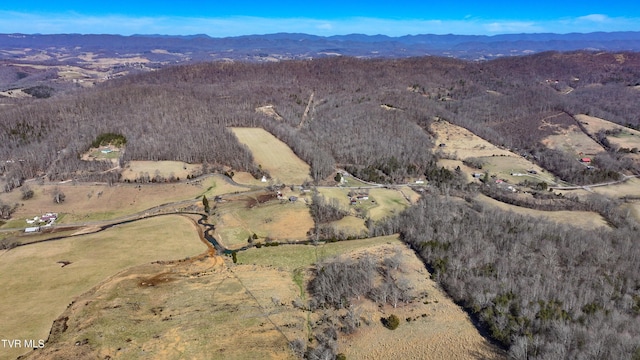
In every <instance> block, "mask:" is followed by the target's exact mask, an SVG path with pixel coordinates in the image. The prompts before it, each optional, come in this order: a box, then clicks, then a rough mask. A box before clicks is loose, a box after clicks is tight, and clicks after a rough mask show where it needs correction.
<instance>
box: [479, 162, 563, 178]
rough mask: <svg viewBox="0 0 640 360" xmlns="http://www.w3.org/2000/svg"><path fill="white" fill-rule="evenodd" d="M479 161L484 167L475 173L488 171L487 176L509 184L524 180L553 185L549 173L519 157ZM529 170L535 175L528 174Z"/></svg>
mask: <svg viewBox="0 0 640 360" xmlns="http://www.w3.org/2000/svg"><path fill="white" fill-rule="evenodd" d="M481 159H482V160H484V162H485V165H484V166H483V167H482V170H477V172H482V173H483V172H485V171H488V172H489V175H496V176H497V177H498V178H500V179H504V180H507V181H508V182H509V183H511V184H517V183H520V182H522V181H525V180H528V181H531V182H536V183H537V182H540V181H544V182H547V183H550V184H554V183H555V178H554V176H553V175H552V174H551V173H549V172H547V171H545V170H544V169H542V168H541V167H540V166H538V165H536V164H534V163H532V162H531V161H529V160H527V159H525V158H523V157H520V156H517V157H506V156H492V157H483V158H481ZM529 170H535V171H536V172H537V174H530V173H529V172H528V171H529ZM511 174H518V175H511Z"/></svg>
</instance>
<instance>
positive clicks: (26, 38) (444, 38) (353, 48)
mask: <svg viewBox="0 0 640 360" xmlns="http://www.w3.org/2000/svg"><path fill="white" fill-rule="evenodd" d="M25 48H34V49H51V48H65V50H70V49H76V50H77V51H81V52H89V51H91V52H96V51H100V52H103V53H105V52H106V53H113V54H120V55H122V54H124V53H145V52H150V51H152V50H157V49H163V50H166V51H168V52H171V53H181V54H188V58H189V60H194V61H198V60H205V59H206V60H215V59H222V58H224V59H232V60H250V61H251V60H256V61H260V60H261V59H264V58H273V59H271V60H274V59H275V60H283V59H304V58H316V57H325V56H336V55H344V56H356V57H363V58H402V57H411V56H424V55H435V56H449V57H456V58H460V59H467V60H488V59H493V58H497V57H503V56H516V55H527V54H532V53H536V52H542V51H574V50H593V51H640V32H637V31H627V32H593V33H570V34H553V33H539V34H505V35H493V36H487V35H452V34H449V35H429V34H424V35H405V36H400V37H391V36H386V35H364V34H349V35H335V36H328V37H324V36H317V35H309V34H299V33H276V34H267V35H244V36H237V37H225V38H213V37H210V36H208V35H205V34H196V35H185V36H182V35H180V36H173V35H131V36H121V35H106V34H87V35H82V34H54V35H41V34H30V35H29V34H0V50H11V49H25ZM2 58H5V59H6V58H7V54H6V53H0V59H2ZM183 60H184V59H183Z"/></svg>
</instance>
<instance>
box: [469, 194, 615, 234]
mask: <svg viewBox="0 0 640 360" xmlns="http://www.w3.org/2000/svg"><path fill="white" fill-rule="evenodd" d="M475 199H476V200H477V201H479V202H480V203H482V204H485V205H488V206H492V207H496V208H499V209H502V210H505V211H513V212H515V213H517V214H522V215H528V216H533V217H542V218H545V219H547V220H550V221H554V222H557V223H561V224H569V225H573V226H577V227H581V228H583V229H594V228H598V227H604V226H608V224H607V221H606V220H605V219H604V218H603V217H602V215H600V214H598V213H595V212H590V211H562V210H561V211H542V210H534V209H529V208H525V207H521V206H515V205H510V204H505V203H503V202H501V201H498V200H494V199H492V198H490V197H488V196H486V195H483V194H478V195H476V197H475Z"/></svg>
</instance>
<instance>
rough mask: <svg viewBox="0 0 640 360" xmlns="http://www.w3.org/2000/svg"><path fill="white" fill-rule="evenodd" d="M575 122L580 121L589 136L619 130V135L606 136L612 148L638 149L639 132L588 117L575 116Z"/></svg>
mask: <svg viewBox="0 0 640 360" xmlns="http://www.w3.org/2000/svg"><path fill="white" fill-rule="evenodd" d="M575 118H576V120H578V121H580V122H581V123H582V125H584V127H585V128H586V129H587V131H588V132H589V133H590V134H595V133H597V132H598V131H600V130H619V131H621V133H620V135H617V136H608V137H607V140H609V142H611V144H613V145H614V146H617V147H623V148H628V149H633V148H638V149H640V131H637V130H634V129H630V128H628V127H625V126H622V125H618V124H616V123H612V122H610V121H607V120H604V119H600V118H597V117H594V116H588V115H576V116H575Z"/></svg>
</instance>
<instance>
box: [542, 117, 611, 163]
mask: <svg viewBox="0 0 640 360" xmlns="http://www.w3.org/2000/svg"><path fill="white" fill-rule="evenodd" d="M560 131H561V132H562V133H561V134H558V135H550V136H547V137H546V138H545V139H544V140H542V144H544V145H545V146H546V147H548V148H550V149H555V150H561V151H564V152H567V153H569V154H571V155H574V156H576V158H577V157H580V156H582V155H591V156H593V155H596V154H599V153H602V152H604V151H605V149H604V148H603V147H602V146H600V144H598V143H597V142H595V141H594V140H593V139H591V138H590V137H589V136H587V135H586V134H585V133H584V132H582V130H580V128H578V126H577V125H575V126H570V127H569V128H568V129H562V130H560Z"/></svg>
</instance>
